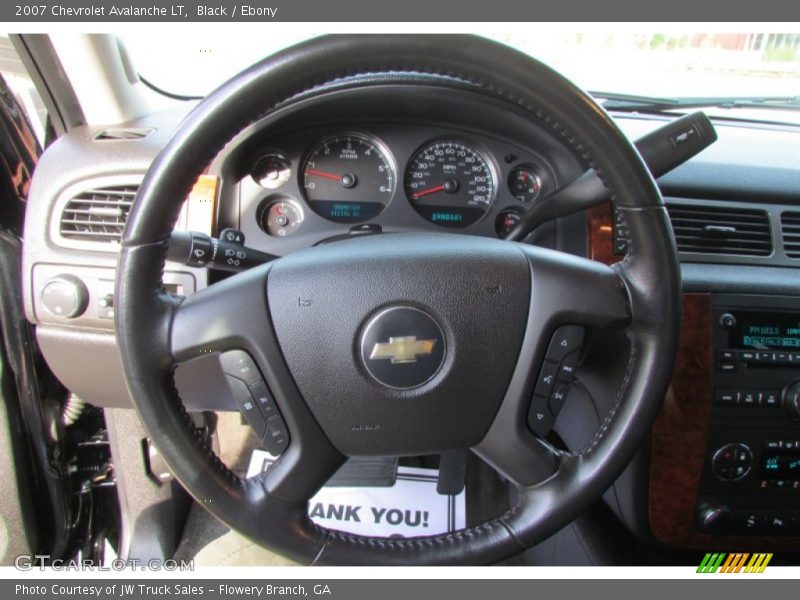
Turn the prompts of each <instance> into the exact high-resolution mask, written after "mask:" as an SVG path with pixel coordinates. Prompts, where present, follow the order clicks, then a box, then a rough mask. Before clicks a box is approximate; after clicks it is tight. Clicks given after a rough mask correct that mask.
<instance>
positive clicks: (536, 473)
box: [116, 35, 680, 564]
mask: <svg viewBox="0 0 800 600" xmlns="http://www.w3.org/2000/svg"><path fill="white" fill-rule="evenodd" d="M387 73H388V74H394V75H397V76H398V77H402V76H403V75H419V74H426V75H428V76H431V77H434V78H436V79H437V80H439V81H440V82H441V83H442V85H447V82H454V81H457V82H464V83H466V84H468V85H470V86H471V87H472V88H473V89H474V90H475V91H476V93H481V94H486V95H488V96H490V97H494V98H496V99H497V100H499V101H502V102H507V103H509V105H513V106H514V107H515V110H523V111H526V112H527V113H529V114H530V118H531V119H536V120H538V121H539V122H541V123H543V124H546V126H547V127H549V128H551V129H552V131H553V132H555V133H556V134H557V135H558V136H559V137H560V138H561V139H562V140H563V142H564V144H566V145H568V146H569V147H570V148H571V149H572V151H573V152H574V153H576V155H578V156H579V157H581V158H582V159H583V160H585V161H586V162H587V163H588V164H589V165H591V166H592V167H593V168H594V169H595V171H596V172H597V173H598V175H599V176H600V177H601V179H602V180H603V182H604V183H605V185H606V187H607V188H608V191H609V195H610V197H611V198H612V201H613V202H614V204H615V205H616V206H617V207H618V208H619V209H620V210H621V211H622V212H623V213H624V216H625V219H626V220H627V223H628V226H629V229H630V234H631V239H632V242H631V249H630V252H629V253H628V255H627V257H626V258H625V259H624V260H623V261H621V262H620V263H618V264H617V265H615V266H613V267H607V266H604V265H601V264H599V263H595V262H592V261H589V260H585V259H581V258H576V257H574V256H571V255H567V254H563V253H559V252H555V251H550V250H545V249H542V248H537V247H533V246H529V245H524V244H518V243H516V242H506V241H501V240H489V239H485V238H478V237H474V236H467V235H451V234H435V235H434V234H401V233H398V234H391V235H377V236H370V237H368V238H365V239H357V240H352V241H343V242H336V243H331V244H325V245H322V246H318V247H315V248H312V249H309V250H304V251H301V252H297V253H295V254H292V255H289V256H287V257H284V258H281V259H279V260H277V261H275V262H273V263H270V264H267V265H263V266H261V267H257V268H253V269H250V270H249V271H246V272H243V273H240V274H238V275H236V276H234V277H231V278H229V279H226V280H224V281H223V282H220V283H217V284H215V285H212V286H210V287H209V288H207V289H205V290H202V291H200V292H198V293H196V294H194V295H192V296H190V297H189V298H187V299H183V298H180V297H177V296H174V295H172V294H169V293H167V292H166V291H165V290H164V288H163V286H162V281H161V279H162V274H163V269H164V263H165V256H166V249H167V244H168V241H169V239H170V233H171V231H172V228H173V226H174V223H175V221H176V219H177V216H178V212H179V210H180V208H181V204H182V201H183V199H184V198H185V197H186V196H187V193H188V192H189V190H190V189H191V187H192V185H193V183H194V181H195V180H196V178H197V176H198V175H199V174H200V173H201V172H202V169H203V168H204V166H205V165H207V164H208V163H209V162H210V161H211V159H212V158H213V157H214V156H216V155H217V153H218V152H219V151H220V150H222V149H223V147H224V146H225V145H226V143H227V142H229V141H230V140H231V139H232V138H233V137H234V136H235V135H237V134H238V133H240V132H241V131H242V130H243V129H244V128H246V127H247V126H249V125H251V124H253V123H255V122H256V121H257V120H259V119H262V118H263V117H265V116H267V115H270V114H272V113H273V112H274V111H276V110H279V109H280V108H281V107H283V106H286V105H287V104H290V103H292V102H293V100H294V99H296V98H298V97H301V96H303V95H304V94H308V93H314V91H315V90H324V89H325V88H326V87H327V86H329V85H330V84H334V85H336V84H339V83H341V82H346V81H349V80H358V78H361V80H362V81H363V82H364V83H363V85H369V81H370V78H369V76H371V75H379V74H387ZM365 76H366V77H365ZM383 81H385V80H383ZM421 265H424V267H425V268H424V269H421V268H420V266H421ZM116 298H117V321H116V331H117V337H118V341H119V344H120V348H121V352H122V357H123V364H124V367H125V376H126V380H127V384H128V388H129V390H130V394H131V397H132V398H133V400H134V403H135V406H136V409H137V410H138V413H139V415H140V417H141V420H142V421H143V423H144V425H145V426H146V428H147V429H148V431H149V432H150V435H151V437H152V440H153V442H154V443H155V445H156V446H157V447H158V448H159V450H160V452H161V453H162V455H163V456H164V459H165V460H166V462H167V464H168V465H169V467H170V468H171V470H172V471H173V473H174V474H175V476H176V477H177V478H178V480H179V481H180V482H181V483H182V484H183V485H184V487H185V488H186V489H187V490H188V491H189V493H190V494H191V495H192V496H193V497H194V498H195V500H196V501H197V502H199V503H200V504H202V505H203V506H204V507H206V508H207V509H208V510H209V511H211V512H212V513H213V514H214V515H215V516H216V517H218V518H219V519H221V520H222V521H224V522H225V523H227V524H228V525H229V526H230V527H232V528H233V529H235V530H237V531H239V532H241V533H243V534H244V535H245V536H247V537H248V538H250V539H252V540H254V541H255V542H257V543H259V544H261V545H263V546H266V547H269V548H271V549H273V550H274V551H276V552H278V553H280V554H283V555H285V556H287V557H290V558H292V559H294V560H296V561H299V562H302V563H311V564H343V563H344V564H409V563H415V564H487V563H493V562H497V561H499V560H502V559H504V558H506V557H509V556H512V555H514V554H516V553H518V552H520V551H522V550H524V549H526V548H528V547H530V546H531V545H533V544H534V543H536V542H538V541H541V540H543V539H544V538H545V537H547V536H548V535H550V534H552V533H554V532H555V531H557V530H558V529H559V528H561V527H563V526H564V525H566V524H567V523H568V522H569V521H570V520H572V519H574V518H575V517H576V516H577V515H578V514H579V513H580V512H581V511H583V510H585V509H586V508H587V507H588V506H589V505H590V504H591V503H592V502H593V501H594V500H596V499H597V498H598V497H600V495H601V494H602V493H603V492H604V491H605V490H606V489H607V488H608V487H609V486H610V485H611V484H612V483H613V481H614V479H615V478H616V477H617V476H618V475H619V474H620V473H621V471H622V470H623V469H624V467H625V466H626V465H627V464H628V463H629V462H630V460H631V459H632V457H633V456H634V454H635V453H636V451H637V450H638V448H639V445H640V444H641V443H642V441H643V440H644V439H645V436H646V435H647V433H648V431H649V429H650V427H651V425H652V423H653V421H654V419H655V417H656V414H657V411H658V409H659V407H660V405H661V401H662V398H663V396H664V393H665V390H666V387H667V384H668V380H669V376H670V372H671V369H672V364H673V360H674V355H675V351H676V346H677V337H678V328H679V321H680V283H679V265H678V260H677V256H676V251H675V245H674V240H673V237H672V233H671V229H670V226H669V222H668V219H667V215H666V211H665V209H664V206H663V201H662V199H661V196H660V194H659V191H658V189H657V187H656V185H655V183H654V181H653V179H652V177H651V176H650V174H649V172H648V171H647V169H646V167H645V166H644V164H643V163H642V161H641V159H640V157H639V155H638V154H637V153H636V151H635V149H634V148H633V147H632V145H631V144H630V142H629V141H628V140H627V139H626V138H625V137H624V135H623V134H622V133H621V132H620V131H619V130H618V129H617V127H616V126H615V125H614V123H613V122H612V120H611V119H610V118H609V116H608V115H607V114H606V113H605V112H604V111H603V110H602V109H601V108H599V107H598V106H597V105H596V104H595V103H594V102H593V101H592V100H591V99H590V98H589V97H588V96H587V95H586V94H584V93H583V92H581V91H580V90H579V89H578V88H576V87H575V86H573V85H572V84H571V83H569V82H568V81H567V80H565V79H564V78H563V77H561V76H560V75H559V74H557V73H555V72H554V71H552V70H550V69H549V68H547V67H545V66H544V65H542V64H540V63H538V62H536V61H535V60H533V59H531V58H529V57H527V56H525V55H523V54H520V53H518V52H516V51H514V50H511V49H509V48H507V47H504V46H502V45H499V44H495V43H492V42H489V41H486V40H483V39H480V38H476V37H469V36H406V35H402V36H401V35H397V36H333V37H324V38H319V39H315V40H312V41H309V42H306V43H303V44H300V45H298V46H295V47H292V48H289V49H288V50H285V51H283V52H281V53H279V54H277V55H274V56H272V57H270V58H268V59H266V60H264V61H263V62H261V63H258V64H256V65H254V66H253V67H251V68H249V69H248V70H246V71H245V72H243V73H241V74H240V75H238V76H236V77H235V78H234V79H232V80H231V81H230V82H228V83H226V84H225V85H223V86H222V87H220V88H219V89H217V90H216V91H215V92H213V93H212V94H211V95H209V96H208V97H207V98H206V99H205V100H203V101H202V102H200V103H199V104H198V106H197V107H196V108H195V109H194V110H193V111H192V112H191V113H190V114H189V116H188V117H187V118H186V119H185V120H184V121H183V123H182V124H181V125H180V127H179V128H178V130H177V131H176V132H175V134H174V136H173V137H172V139H171V141H170V142H169V144H168V145H167V147H166V148H164V150H163V151H162V152H161V153H160V155H159V156H158V158H157V159H156V160H155V162H154V163H153V164H152V166H151V168H150V169H149V171H148V173H147V176H146V178H145V180H144V183H143V185H142V187H141V188H140V191H139V195H138V198H137V200H136V202H135V204H134V207H133V209H132V211H131V213H130V216H129V218H128V223H127V227H126V230H125V234H124V240H123V246H122V251H121V255H120V259H119V267H118V275H117V290H116ZM299 298H304V299H307V300H306V301H305V302H298V299H299ZM308 300H311V302H309V301H308ZM398 307H400V308H401V309H402V310H400V312H402V313H403V314H404V315H405V316H406V317H408V314H409V312H413V311H417V312H418V313H419V314H420V315H422V316H421V317H420V319H421V320H422V321H424V323H423V324H420V322H416V321H414V320H413V319H411V320H410V321H408V320H406V321H403V320H402V319H401V322H402V323H401V325H402V326H404V327H407V328H410V330H409V331H411V330H414V328H415V327H422V328H423V329H424V328H425V327H431V326H433V327H434V328H436V327H438V329H439V334H438V337H437V335H436V334H433V335H434V338H435V339H436V340H437V343H439V344H440V345H439V346H438V349H439V350H437V351H438V358H437V360H438V361H439V362H438V363H437V365H438V366H437V367H436V369H434V370H433V372H432V373H430V372H429V373H425V374H424V377H423V376H422V375H420V376H419V379H418V380H415V381H413V382H411V383H412V384H411V385H406V383H407V382H402V381H400V382H398V381H395V380H393V379H392V376H391V375H389V376H386V377H383V376H379V377H378V378H376V377H374V376H373V375H374V374H370V372H369V370H370V369H369V367H368V365H367V364H366V361H367V360H368V357H367V358H364V352H363V351H362V350H363V348H362V346H363V345H364V344H366V343H367V342H366V341H365V340H366V338H367V336H368V333H367V330H368V329H369V328H370V327H378V328H379V329H380V328H382V327H383V328H384V329H385V330H386V331H388V330H391V329H392V327H393V326H395V325H396V323H395V324H394V325H392V323H388V324H387V322H385V321H383V320H381V319H383V318H384V316H385V315H386V314H387V313H388V314H390V315H395V316H396V311H394V312H393V310H392V309H396V308H398ZM392 318H394V317H392ZM376 323H377V324H376ZM403 323H404V325H403ZM565 323H568V324H579V325H584V326H589V327H591V326H597V327H606V326H613V327H620V328H625V331H626V335H627V337H628V339H629V342H630V353H629V356H628V358H627V360H628V363H627V367H626V369H625V375H624V380H623V382H622V385H621V387H620V389H619V390H618V392H617V396H616V398H615V400H614V402H613V407H612V409H611V410H610V412H609V414H608V416H607V417H606V419H605V421H604V422H603V423H602V426H601V427H600V429H599V431H598V432H597V433H596V435H595V436H594V438H593V440H592V441H591V442H590V443H589V444H588V445H587V446H586V447H585V448H583V449H582V450H580V451H579V452H575V453H567V452H559V451H556V450H555V449H554V448H553V447H552V446H551V445H549V444H548V443H546V442H545V441H543V440H541V439H539V438H537V437H536V436H535V435H534V434H533V433H532V432H531V431H530V430H529V429H528V428H527V425H526V412H527V407H528V405H529V403H530V398H531V393H532V390H533V385H534V379H535V377H536V374H537V373H538V370H539V366H540V365H541V364H542V360H543V356H544V353H545V351H546V348H547V344H548V341H549V339H550V335H551V334H552V333H553V331H554V330H555V328H556V327H557V326H559V325H561V324H565ZM387 327H388V329H386V328H387ZM429 331H430V329H429ZM384 333H385V331H384ZM376 339H377V338H376ZM434 347H436V345H435V344H434ZM232 349H241V350H244V351H246V352H247V353H248V354H249V355H250V356H251V357H252V358H253V360H254V361H255V364H256V365H257V368H258V369H259V370H260V371H261V373H262V374H263V377H264V379H265V381H266V383H267V385H268V387H269V388H270V390H271V391H272V394H273V396H274V397H275V399H276V403H277V407H278V409H279V410H280V412H281V413H282V415H283V418H284V420H285V422H286V424H287V426H288V432H289V437H290V443H289V445H288V448H287V450H286V451H285V452H284V454H283V455H282V457H281V459H280V460H279V461H278V462H277V463H276V464H275V465H274V466H273V467H272V468H271V469H270V470H269V471H268V472H267V473H266V474H265V475H263V476H262V477H256V478H252V479H248V480H242V479H240V478H239V477H237V476H236V475H234V474H233V473H232V472H231V471H229V470H228V469H227V468H226V467H225V466H224V465H223V464H222V463H221V462H220V461H219V459H218V458H217V457H216V456H215V455H214V454H213V452H211V451H210V450H209V449H208V448H207V447H206V446H205V444H204V443H203V441H202V440H200V439H199V438H198V437H197V435H196V433H195V430H194V427H193V425H192V423H191V422H190V420H189V419H188V417H187V415H186V412H185V410H184V408H183V406H182V404H181V401H180V399H179V397H178V393H177V391H176V389H175V385H174V379H173V372H174V369H175V365H176V364H177V363H178V362H180V361H184V360H187V359H190V358H193V357H196V356H199V355H200V354H202V353H206V352H208V351H218V352H224V351H227V350H232ZM367 352H368V349H367ZM385 364H387V365H388V364H390V363H389V362H386V363H385ZM381 381H383V383H381ZM395 384H396V385H395ZM457 448H471V449H472V450H473V451H474V452H476V453H477V454H478V455H480V456H481V457H482V458H483V459H484V460H485V461H486V462H488V463H489V464H491V465H492V466H494V467H495V468H496V469H497V470H498V471H499V472H500V473H502V474H503V475H504V476H505V477H506V478H507V479H509V480H510V481H511V482H513V483H514V484H516V486H517V488H518V492H519V493H518V503H517V505H516V506H514V507H513V508H512V509H511V510H509V511H508V512H507V513H506V514H504V515H502V516H501V517H499V518H496V519H494V520H492V521H488V522H485V523H483V524H480V525H477V526H474V527H470V528H468V529H466V530H462V531H459V532H456V533H451V534H446V535H439V536H434V537H420V538H412V539H402V540H398V539H377V538H365V537H359V536H353V535H349V534H344V533H339V532H335V531H330V530H326V529H323V528H321V527H319V526H317V525H315V524H314V523H313V522H311V521H310V519H309V518H308V517H307V515H306V503H307V500H308V499H309V498H310V497H311V496H312V495H313V494H314V493H315V492H316V491H317V490H318V489H319V488H320V487H321V486H322V485H323V484H324V483H325V482H326V481H327V479H328V478H329V477H330V476H331V474H332V473H333V472H335V470H336V469H337V468H338V467H339V466H340V465H341V464H342V462H343V461H344V460H345V456H346V455H358V454H361V455H368V454H373V455H410V454H426V453H434V452H443V451H447V450H452V449H457Z"/></svg>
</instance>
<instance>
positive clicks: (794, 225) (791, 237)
mask: <svg viewBox="0 0 800 600" xmlns="http://www.w3.org/2000/svg"><path fill="white" fill-rule="evenodd" d="M781 233H782V235H783V251H784V252H785V253H786V256H788V257H789V258H800V212H785V213H783V214H781Z"/></svg>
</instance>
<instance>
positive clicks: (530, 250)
mask: <svg viewBox="0 0 800 600" xmlns="http://www.w3.org/2000/svg"><path fill="white" fill-rule="evenodd" d="M523 248H524V249H525V253H526V255H527V256H528V260H529V261H530V263H531V269H532V273H533V275H532V279H533V282H532V292H531V295H532V300H531V315H530V318H532V319H533V320H534V322H535V323H537V324H538V325H539V326H540V329H539V331H538V334H539V335H540V336H541V335H542V334H547V333H548V329H552V327H553V324H563V323H575V324H579V325H588V326H595V327H624V326H625V325H627V324H628V322H629V321H630V316H631V309H630V302H629V299H628V295H627V289H626V285H625V281H624V279H623V277H622V276H620V275H619V274H618V273H617V272H616V271H615V270H614V269H613V268H611V267H609V266H607V265H604V264H601V263H598V262H595V261H591V260H588V259H585V258H581V257H578V256H574V255H572V254H567V253H564V252H555V251H553V250H547V249H544V248H538V247H536V246H523ZM531 333H534V334H536V333H537V332H536V331H534V332H531Z"/></svg>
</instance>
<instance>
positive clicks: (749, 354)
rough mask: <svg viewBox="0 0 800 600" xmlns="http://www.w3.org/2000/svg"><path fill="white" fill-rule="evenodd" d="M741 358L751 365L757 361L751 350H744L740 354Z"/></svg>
mask: <svg viewBox="0 0 800 600" xmlns="http://www.w3.org/2000/svg"><path fill="white" fill-rule="evenodd" d="M739 358H741V359H742V361H744V362H748V363H750V362H753V361H754V360H755V359H756V353H755V352H752V351H750V350H744V351H742V352H740V353H739Z"/></svg>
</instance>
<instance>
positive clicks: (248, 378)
mask: <svg viewBox="0 0 800 600" xmlns="http://www.w3.org/2000/svg"><path fill="white" fill-rule="evenodd" d="M219 362H220V364H221V365H222V371H223V372H224V373H225V374H226V375H231V376H232V377H236V378H237V379H241V380H242V381H244V382H245V383H246V384H247V385H253V384H255V383H259V382H260V381H261V380H262V377H261V373H260V372H259V371H258V367H256V364H255V363H254V362H253V359H252V358H250V355H249V354H247V352H244V351H243V350H231V351H230V352H223V353H222V354H220V356H219Z"/></svg>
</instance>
